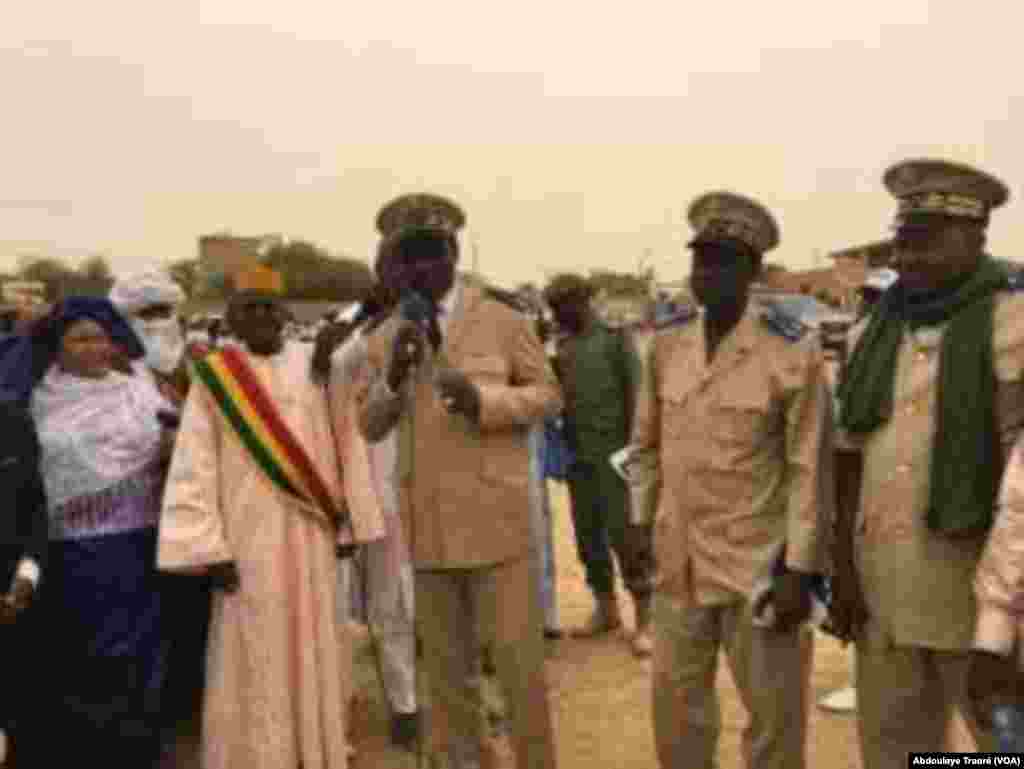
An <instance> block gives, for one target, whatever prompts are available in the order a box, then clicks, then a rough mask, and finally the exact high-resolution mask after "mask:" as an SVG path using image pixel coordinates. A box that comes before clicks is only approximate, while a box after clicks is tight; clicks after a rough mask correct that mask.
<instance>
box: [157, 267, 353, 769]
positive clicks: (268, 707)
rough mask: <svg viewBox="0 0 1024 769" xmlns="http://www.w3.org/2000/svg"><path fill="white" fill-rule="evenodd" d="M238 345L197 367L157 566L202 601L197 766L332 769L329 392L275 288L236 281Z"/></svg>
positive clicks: (338, 726) (335, 470) (337, 739)
mask: <svg viewBox="0 0 1024 769" xmlns="http://www.w3.org/2000/svg"><path fill="white" fill-rule="evenodd" d="M238 283H239V284H240V285H239V286H238V288H239V289H240V291H239V293H238V294H236V295H235V296H234V297H233V298H232V300H231V303H230V305H229V308H228V316H227V317H228V323H229V324H230V327H231V330H232V332H233V333H234V334H235V335H236V337H237V338H238V339H240V340H241V342H242V345H244V346H237V347H236V346H235V345H228V346H226V347H225V348H224V349H222V350H219V351H217V352H215V353H212V354H210V355H208V356H207V357H205V358H204V359H202V360H200V361H197V362H196V365H195V379H194V381H193V384H192V389H191V391H190V393H189V397H188V400H187V401H186V404H185V410H184V413H183V415H182V422H181V429H180V431H179V434H178V440H177V444H176V446H175V452H174V458H173V459H172V462H171V468H170V473H169V477H168V481H167V490H166V494H165V497H164V506H163V517H162V519H161V522H160V539H159V548H158V556H157V565H158V567H159V568H160V569H162V570H165V571H171V572H185V573H206V574H209V575H210V576H211V577H212V580H213V583H214V586H215V588H219V589H218V590H217V591H216V593H215V595H214V599H213V615H212V620H211V628H210V644H209V653H208V661H207V683H206V698H205V706H204V715H203V730H202V731H203V734H202V743H203V744H202V765H203V767H204V769H301V767H305V769H310V767H319V769H344V767H346V766H348V750H347V744H346V739H345V716H344V693H343V681H342V676H343V669H342V664H341V663H342V655H341V653H340V650H339V636H338V633H339V629H340V628H339V625H338V623H337V621H336V616H335V587H336V579H335V577H336V572H337V565H336V560H335V558H336V543H337V541H338V538H339V529H340V528H341V526H342V525H343V524H344V523H345V514H344V512H343V508H344V502H343V494H342V491H341V478H340V477H339V466H338V461H337V455H336V450H335V445H334V439H333V436H332V434H331V426H330V418H329V411H328V407H327V395H326V393H325V391H324V388H323V387H322V386H320V385H319V384H317V383H315V382H314V381H313V378H312V371H311V365H312V349H311V347H310V346H309V345H302V344H289V343H285V342H284V340H283V338H282V330H283V326H284V320H283V313H282V308H281V307H280V303H279V300H278V298H277V294H279V293H280V279H279V276H277V275H276V274H275V273H273V272H271V271H268V270H264V271H263V272H262V273H259V272H256V273H254V274H252V275H249V276H246V281H242V280H239V281H238Z"/></svg>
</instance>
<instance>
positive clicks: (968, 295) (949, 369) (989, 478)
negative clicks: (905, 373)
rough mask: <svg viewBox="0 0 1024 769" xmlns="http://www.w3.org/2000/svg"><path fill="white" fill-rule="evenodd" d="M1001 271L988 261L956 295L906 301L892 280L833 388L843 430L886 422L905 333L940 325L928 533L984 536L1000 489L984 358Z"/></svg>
mask: <svg viewBox="0 0 1024 769" xmlns="http://www.w3.org/2000/svg"><path fill="white" fill-rule="evenodd" d="M1006 285H1007V274H1006V272H1005V270H1004V269H1003V268H1002V267H1000V266H999V265H998V264H996V263H995V262H993V261H992V260H991V259H989V258H987V257H986V258H985V259H984V260H983V261H982V263H981V265H980V266H979V267H978V269H977V270H976V271H975V272H974V273H973V274H972V275H971V276H970V278H968V279H967V280H966V281H965V282H963V283H961V284H960V285H959V286H957V287H956V288H955V289H953V290H950V291H943V292H942V293H941V295H938V296H937V295H935V294H933V295H931V296H928V297H912V296H908V294H907V293H906V292H905V291H904V289H903V286H902V285H901V284H899V283H898V284H897V285H895V286H893V288H892V289H890V290H889V291H888V292H887V293H886V295H885V296H884V297H883V299H882V300H881V301H880V302H879V303H878V306H877V307H876V308H875V310H874V311H873V312H872V314H871V316H870V319H869V321H868V326H867V329H865V331H864V334H863V335H862V336H861V338H860V340H859V341H858V343H857V346H856V348H855V349H854V350H853V353H852V355H851V356H850V361H849V364H848V367H847V373H846V377H845V380H844V382H843V384H842V386H841V387H840V388H839V398H840V401H841V403H842V420H841V424H842V426H843V427H844V428H845V429H846V430H847V431H848V432H850V433H860V434H866V433H870V432H872V431H874V430H876V429H877V428H878V427H880V426H881V425H882V424H884V423H885V422H887V421H888V420H889V419H890V418H891V417H892V411H893V388H894V381H895V378H896V377H895V375H896V362H897V356H898V354H899V349H900V344H901V342H902V341H903V332H904V327H905V326H909V327H910V329H911V330H915V329H917V328H919V327H921V326H934V325H939V324H941V323H945V322H946V321H949V327H948V328H947V329H946V331H945V333H944V334H943V337H942V347H941V349H940V351H939V374H938V390H937V398H936V415H935V419H936V422H935V444H934V445H933V447H932V455H931V468H930V473H931V494H930V497H929V500H928V512H927V522H928V527H929V528H930V529H931V530H932V531H934V532H937V533H941V534H946V535H950V536H954V535H969V534H974V533H978V532H982V531H986V530H987V529H988V528H989V526H990V525H991V523H992V508H993V505H994V504H995V499H996V494H997V493H998V490H999V482H1000V475H1001V472H1002V456H1001V449H1000V444H999V434H998V431H997V426H996V413H995V389H996V376H995V367H994V357H993V352H992V332H993V315H994V310H995V294H996V292H998V291H999V290H1000V289H1002V288H1004V287H1006Z"/></svg>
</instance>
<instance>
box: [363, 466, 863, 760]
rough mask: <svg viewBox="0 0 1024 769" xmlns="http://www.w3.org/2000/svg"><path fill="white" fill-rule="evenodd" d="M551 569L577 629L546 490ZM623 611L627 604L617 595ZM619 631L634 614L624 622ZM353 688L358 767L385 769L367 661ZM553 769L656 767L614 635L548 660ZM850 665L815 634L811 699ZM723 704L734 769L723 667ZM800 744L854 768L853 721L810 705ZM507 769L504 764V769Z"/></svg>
mask: <svg viewBox="0 0 1024 769" xmlns="http://www.w3.org/2000/svg"><path fill="white" fill-rule="evenodd" d="M552 493H553V499H552V502H553V508H554V515H555V529H556V559H557V563H558V600H559V609H560V613H561V620H562V623H563V625H564V626H565V627H571V626H573V625H576V624H580V623H582V622H583V621H584V620H585V619H586V617H587V614H588V613H589V611H590V608H591V603H590V596H589V593H588V592H587V590H586V587H585V585H584V581H583V571H582V569H581V567H580V565H579V562H578V560H577V558H576V553H575V549H574V545H573V534H572V522H571V520H570V517H569V515H568V508H567V504H568V502H567V499H566V494H565V490H564V487H562V486H560V485H557V484H553V485H552ZM622 598H623V600H622V606H623V607H626V606H628V601H627V600H626V597H625V596H624V595H623V596H622ZM627 623H628V624H630V625H631V624H632V616H631V615H629V614H627ZM357 659H358V662H359V664H358V665H357V681H358V686H359V688H360V689H361V692H362V694H363V695H364V696H365V697H366V698H368V699H369V701H370V703H369V707H368V708H364V709H362V711H363V712H362V713H361V714H360V715H359V716H358V717H357V723H355V724H354V729H355V734H354V735H353V736H354V737H355V743H356V746H357V749H358V751H359V756H358V761H357V764H356V767H357V769H370V768H371V767H374V768H376V767H380V768H382V769H383V768H387V769H390V768H391V767H397V766H398V765H399V764H398V763H396V762H398V760H399V759H398V757H396V756H395V755H394V754H392V753H390V751H388V750H386V747H385V746H386V742H387V740H386V729H387V723H386V720H385V716H384V713H383V708H382V707H381V705H380V694H379V692H378V690H377V689H378V688H377V685H376V680H375V677H374V674H373V669H372V665H371V664H370V662H369V660H370V657H369V655H368V654H367V653H366V651H365V649H361V650H359V653H358V654H357ZM548 673H549V680H550V683H551V699H552V703H553V704H554V712H555V718H556V722H555V728H556V735H557V740H558V759H559V767H560V769H605V767H607V769H656V767H657V761H656V760H655V755H654V739H653V733H652V727H651V718H650V663H647V662H640V661H637V660H636V659H634V657H633V656H632V655H631V653H630V651H629V648H628V646H627V645H626V643H625V642H624V641H623V640H622V639H621V638H618V637H608V638H605V639H602V640H598V641H576V640H564V641H560V642H557V643H556V644H554V645H553V648H552V652H551V656H550V659H549V669H548ZM847 675H848V657H847V653H846V651H845V650H843V649H842V648H841V647H840V646H839V644H838V643H836V642H835V641H833V640H832V639H830V638H828V637H827V636H819V637H818V638H817V639H816V644H815V657H814V673H813V677H812V681H811V685H812V693H813V696H814V697H815V698H817V697H818V696H820V695H822V694H824V693H826V692H828V691H830V690H832V689H834V688H836V687H839V686H843V685H845V684H846V682H847ZM719 687H720V693H721V702H722V723H723V732H722V742H721V748H720V750H721V762H720V764H721V766H722V768H723V769H731V768H732V767H737V768H738V767H742V766H743V762H742V760H741V758H740V752H739V751H740V736H741V733H742V730H743V727H744V724H745V723H746V715H745V713H744V711H743V708H742V706H741V704H740V702H739V699H738V696H737V694H736V690H735V688H734V687H733V685H732V681H731V679H730V678H729V674H728V672H727V670H726V669H725V666H724V664H723V665H722V666H721V668H720V672H719ZM810 719H811V720H810V728H809V737H808V761H807V766H809V767H827V768H828V769H860V761H859V757H858V751H857V736H856V726H855V720H854V717H853V716H850V715H832V714H828V713H825V712H823V711H821V710H819V709H818V708H817V707H814V706H813V705H812V708H811V716H810ZM508 766H509V767H511V764H508Z"/></svg>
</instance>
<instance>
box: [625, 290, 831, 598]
mask: <svg viewBox="0 0 1024 769" xmlns="http://www.w3.org/2000/svg"><path fill="white" fill-rule="evenodd" d="M705 361H706V355H705V342H704V323H703V318H701V319H699V320H697V321H695V322H693V323H692V324H691V325H689V326H686V327H684V328H680V329H673V330H671V331H668V332H665V333H662V334H659V335H658V336H657V337H655V339H654V341H653V343H652V344H651V346H650V349H649V360H648V363H647V365H646V367H645V377H644V386H643V387H642V388H641V394H640V397H639V400H638V404H637V414H636V423H635V426H634V432H633V440H632V445H633V446H634V447H636V448H637V449H638V450H640V451H641V452H644V451H650V450H654V452H655V453H656V455H657V465H658V476H659V478H660V493H659V495H658V502H657V508H656V510H657V512H656V519H655V531H654V541H655V553H656V559H657V564H658V583H659V586H658V589H659V591H661V592H662V593H664V594H668V595H669V596H671V597H673V598H676V599H677V600H680V601H683V602H685V603H687V604H692V605H712V604H716V603H728V602H735V601H736V600H737V599H745V598H747V597H749V595H750V593H751V590H752V588H753V586H754V582H755V580H757V579H758V578H759V577H760V576H762V575H763V574H764V572H765V571H766V570H767V569H768V567H769V565H770V561H771V558H772V556H773V554H774V552H775V551H776V549H777V548H778V546H779V545H780V544H781V543H782V542H783V541H786V542H787V543H788V548H787V558H786V560H787V565H788V566H789V567H790V568H792V569H795V570H798V571H802V572H808V573H820V572H822V571H823V556H824V549H825V548H824V545H825V542H824V541H823V533H824V531H825V528H826V527H825V526H824V525H823V524H822V517H823V516H822V510H821V500H820V496H821V491H822V489H823V488H825V487H826V484H824V483H822V480H821V477H820V473H821V472H823V465H822V462H821V461H820V460H821V457H822V455H823V448H822V442H823V440H825V439H826V438H827V431H828V430H829V429H830V428H829V424H828V414H829V395H828V392H827V390H826V387H825V382H824V372H823V362H822V353H821V350H820V347H819V345H818V342H817V338H816V337H814V336H808V337H807V338H805V339H804V340H803V341H801V342H799V343H793V342H790V341H788V340H786V339H784V338H782V337H780V336H779V335H778V334H776V333H775V332H773V331H772V330H770V329H769V328H768V327H767V326H765V325H764V324H763V322H762V321H761V320H760V318H759V317H758V314H757V312H756V310H753V309H750V310H748V311H747V313H746V315H745V316H744V317H743V319H742V320H741V321H740V323H739V324H738V325H737V327H736V328H735V329H734V330H733V331H732V333H731V334H729V336H728V337H726V338H725V339H724V340H723V341H722V342H721V345H720V347H719V349H718V351H717V353H716V355H715V358H714V360H713V361H712V363H711V365H710V366H708V365H706V362H705Z"/></svg>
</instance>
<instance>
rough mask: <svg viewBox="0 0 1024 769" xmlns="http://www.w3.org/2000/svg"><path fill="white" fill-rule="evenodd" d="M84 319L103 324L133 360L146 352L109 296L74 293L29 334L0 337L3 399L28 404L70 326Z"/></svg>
mask: <svg viewBox="0 0 1024 769" xmlns="http://www.w3.org/2000/svg"><path fill="white" fill-rule="evenodd" d="M80 320H92V321H95V322H96V323H98V324H99V325H100V326H102V327H103V329H104V330H105V331H106V332H107V333H108V334H109V335H110V339H111V341H112V342H113V343H114V344H115V345H117V346H118V347H119V348H121V350H122V351H123V352H124V354H125V355H127V356H128V358H129V359H131V360H135V359H138V358H141V357H143V356H144V355H145V348H144V347H143V346H142V342H141V341H140V340H139V338H138V337H137V336H136V335H135V332H134V331H133V330H132V327H131V326H130V325H128V322H127V321H126V320H125V319H124V318H122V317H121V316H120V315H119V314H118V312H117V310H115V309H114V305H112V304H111V303H110V302H109V301H108V300H107V299H103V298H100V297H92V296H72V297H69V298H67V299H64V300H63V301H61V302H58V303H57V304H56V305H54V307H53V309H52V310H51V311H50V313H49V314H48V315H47V316H45V317H44V318H40V319H39V320H38V321H36V322H35V323H33V324H32V327H31V328H30V329H29V330H28V331H27V332H26V333H24V334H11V335H10V336H5V337H0V400H6V401H15V402H17V403H20V404H22V405H24V406H28V403H29V400H30V398H31V397H32V391H33V390H34V389H35V386H36V385H37V384H38V383H39V382H40V380H42V378H43V377H44V376H45V375H46V372H47V371H48V370H49V368H50V366H52V365H53V362H54V360H55V359H56V357H57V353H58V352H59V351H60V343H61V340H62V339H63V338H64V334H65V333H66V332H67V329H68V327H69V326H70V325H71V324H72V323H75V322H77V321H80Z"/></svg>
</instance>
